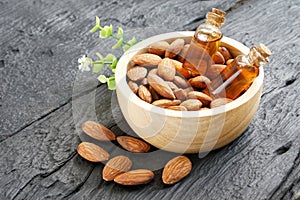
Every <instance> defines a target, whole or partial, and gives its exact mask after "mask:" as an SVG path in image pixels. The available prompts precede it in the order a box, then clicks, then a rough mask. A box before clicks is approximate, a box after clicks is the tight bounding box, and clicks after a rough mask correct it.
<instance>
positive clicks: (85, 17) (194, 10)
mask: <svg viewBox="0 0 300 200" xmlns="http://www.w3.org/2000/svg"><path fill="white" fill-rule="evenodd" d="M211 7H217V8H221V9H224V10H226V11H227V12H228V14H227V15H226V18H227V22H226V24H224V26H223V29H222V30H223V33H224V34H225V35H226V36H229V37H232V38H234V39H236V40H238V41H241V42H242V43H244V44H245V45H247V46H252V45H254V44H257V43H259V42H263V43H265V44H266V45H267V46H269V47H270V48H271V50H272V51H273V55H272V57H271V62H270V64H268V65H267V66H266V67H265V86H264V91H263V95H262V100H261V104H260V107H259V111H258V113H257V114H256V117H255V119H254V120H253V121H252V123H251V124H250V126H249V128H248V129H247V130H246V131H245V133H244V134H243V135H242V136H241V137H239V138H238V139H237V140H235V141H234V142H233V143H231V144H229V145H227V146H225V147H224V148H221V149H219V150H216V151H213V152H210V153H209V154H208V155H207V156H205V157H204V158H201V159H199V158H198V155H189V157H190V158H191V160H192V162H193V170H192V172H191V174H190V175H189V176H188V177H187V178H186V179H184V180H183V181H181V182H180V183H178V184H176V185H174V186H171V187H167V186H164V185H163V184H162V181H161V179H160V176H161V173H162V172H161V170H156V171H155V175H156V176H155V179H154V180H153V181H152V182H151V183H150V184H148V185H146V186H139V187H122V186H119V185H116V184H114V183H107V182H104V181H102V180H101V169H102V168H103V165H102V164H92V163H89V162H87V161H85V160H83V159H82V158H80V157H79V156H78V154H77V153H76V148H77V145H78V144H79V143H80V137H79V135H80V131H79V132H78V130H79V129H76V127H78V126H79V125H80V123H81V122H82V121H84V120H87V119H97V120H98V121H99V122H101V123H102V124H104V125H105V126H107V127H109V128H111V129H112V130H113V131H115V132H116V133H117V134H123V132H122V131H121V130H120V128H119V127H118V126H116V123H117V122H118V124H119V126H120V124H121V126H125V127H126V124H125V123H124V122H122V118H121V117H120V111H119V110H118V107H117V104H116V99H115V94H114V93H113V92H111V91H108V90H107V89H106V86H105V85H99V84H98V83H97V81H96V80H95V77H93V76H91V74H89V73H84V74H81V73H78V69H77V59H78V57H79V56H80V55H82V54H84V53H93V52H95V51H97V50H100V51H101V52H103V53H104V54H105V53H108V52H110V51H111V50H110V47H109V45H107V42H103V41H101V40H100V39H99V38H97V36H96V35H95V34H90V33H89V32H88V31H89V29H90V28H91V27H92V26H93V25H94V18H95V16H96V15H98V16H99V17H100V18H101V19H102V23H103V24H110V23H112V24H113V25H114V26H115V27H117V26H122V27H123V28H124V29H125V30H126V31H125V32H126V33H127V34H128V33H131V34H132V35H135V36H136V37H138V38H146V37H149V36H151V35H155V34H157V33H163V32H170V31H176V30H194V29H195V28H196V27H197V25H198V24H199V23H201V22H202V21H203V18H204V15H205V13H206V12H207V11H208V10H209V9H210V8H211ZM299 10H300V2H299V1H294V0H285V1H281V0H260V1H255V0H241V1H239V0H229V1H215V0H212V1H199V0H179V1H166V2H165V1H154V0H151V1H150V0H149V1H146V0H142V1H137V0H136V1H134V0H128V1H101V0H97V1H96V0H87V1H79V0H73V1H67V0H62V1H54V0H23V1H18V0H1V1H0V24H1V26H0V33H1V37H0V44H1V49H0V74H1V76H0V81H1V87H0V113H1V116H0V130H1V132H0V199H1V200H6V199H287V200H288V199H296V198H297V196H298V194H299V192H300V138H299V133H300V117H299V114H300V106H299V105H300V102H299V99H300V98H299V94H300V89H299V88H300V81H299V80H300V61H299V58H300V12H299ZM118 53H120V52H118ZM91 55H92V54H91ZM87 100H88V103H87V102H86V101H87ZM95 111H96V112H95ZM83 139H86V138H83ZM106 148H108V149H109V148H111V147H110V146H109V145H108V146H107V147H106ZM157 160H159V159H157ZM145 162H146V161H145ZM299 196H300V195H299Z"/></svg>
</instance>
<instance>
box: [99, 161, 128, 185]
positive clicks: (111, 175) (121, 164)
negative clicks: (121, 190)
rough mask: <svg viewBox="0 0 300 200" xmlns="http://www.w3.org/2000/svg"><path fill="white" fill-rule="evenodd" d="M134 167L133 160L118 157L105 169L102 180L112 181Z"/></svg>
mask: <svg viewBox="0 0 300 200" xmlns="http://www.w3.org/2000/svg"><path fill="white" fill-rule="evenodd" d="M131 166H132V162H131V160H130V159H129V158H128V157H126V156H116V157H114V158H112V159H110V160H109V161H108V162H107V163H106V165H105V166H104V168H103V171H102V178H103V179H104V180H105V181H112V180H114V179H115V178H116V177H117V176H118V175H120V174H122V173H124V172H127V171H128V170H130V168H131Z"/></svg>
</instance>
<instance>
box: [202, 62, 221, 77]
mask: <svg viewBox="0 0 300 200" xmlns="http://www.w3.org/2000/svg"><path fill="white" fill-rule="evenodd" d="M225 68H226V65H220V64H214V65H212V66H211V67H210V70H208V71H207V73H206V75H205V76H206V77H207V78H209V79H210V80H213V79H215V78H216V77H217V76H218V75H220V73H221V72H222V71H223V69H225Z"/></svg>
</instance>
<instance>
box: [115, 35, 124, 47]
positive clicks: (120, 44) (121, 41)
mask: <svg viewBox="0 0 300 200" xmlns="http://www.w3.org/2000/svg"><path fill="white" fill-rule="evenodd" d="M123 41H124V39H123V38H120V39H119V40H118V42H117V43H116V44H115V45H114V46H113V47H112V48H113V49H117V48H119V47H120V46H122V44H123Z"/></svg>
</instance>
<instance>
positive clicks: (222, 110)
mask: <svg viewBox="0 0 300 200" xmlns="http://www.w3.org/2000/svg"><path fill="white" fill-rule="evenodd" d="M193 34H194V32H192V31H187V32H171V33H166V34H161V35H157V36H154V37H151V38H148V39H145V40H143V41H142V42H140V43H138V44H137V45H135V46H134V47H132V48H131V49H130V50H128V51H127V52H126V53H125V54H124V55H123V56H122V57H121V58H120V60H119V62H118V65H117V69H116V74H115V78H116V91H117V97H118V102H119V105H120V108H121V111H122V113H123V115H124V117H125V119H126V121H127V122H128V124H129V126H130V127H131V128H132V129H133V130H134V131H135V132H136V133H137V134H138V135H139V136H140V137H141V138H142V139H144V140H145V141H147V142H149V143H150V144H152V145H153V146H155V147H157V148H159V149H163V150H166V151H171V152H178V153H198V152H208V151H211V150H213V149H217V148H220V147H222V146H224V145H226V144H228V143H230V142H232V141H233V140H234V139H236V138H237V137H239V136H240V135H241V134H242V133H243V132H244V131H245V129H246V128H247V127H248V126H249V124H250V122H251V120H252V119H253V117H254V115H255V113H256V111H257V109H258V105H259V102H260V97H261V92H262V87H263V78H264V72H263V69H262V68H260V72H259V76H258V77H257V78H256V79H255V81H254V82H253V84H252V85H251V87H250V88H249V89H248V90H247V91H246V92H245V93H244V94H243V95H242V96H241V97H239V98H238V99H236V100H234V101H233V102H231V103H229V104H227V105H225V106H221V107H217V108H213V109H210V110H201V111H183V112H182V111H173V110H168V109H163V108H159V107H156V106H153V105H151V104H149V103H146V102H145V101H143V100H141V99H140V98H139V97H137V96H136V95H135V94H134V93H133V92H132V91H131V90H130V88H129V87H128V85H127V82H126V72H127V69H128V67H130V66H132V63H131V62H130V60H131V58H132V57H133V56H134V55H136V54H138V53H143V52H146V49H145V48H146V47H148V46H149V45H150V44H152V43H154V42H157V41H161V40H166V41H169V42H171V41H173V40H174V39H177V38H183V39H185V40H186V41H187V42H188V41H190V40H191V38H192V36H193ZM221 45H222V46H225V47H227V48H228V49H229V50H230V51H231V52H232V54H233V55H234V56H237V55H240V54H248V52H249V49H248V48H247V47H246V46H244V45H243V44H241V43H239V42H237V41H235V40H233V39H230V38H228V37H225V36H224V37H223V38H222V42H221Z"/></svg>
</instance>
